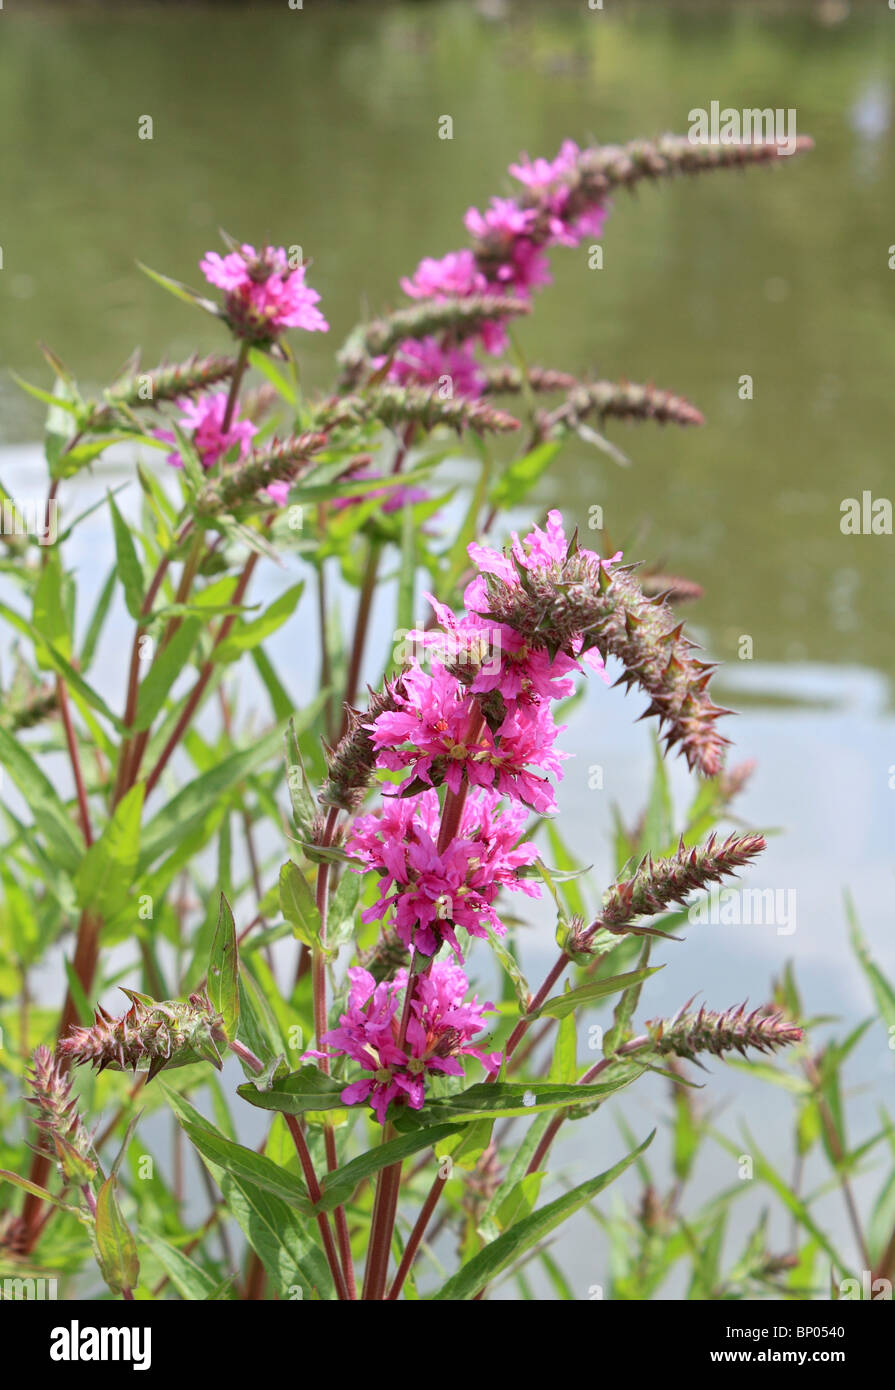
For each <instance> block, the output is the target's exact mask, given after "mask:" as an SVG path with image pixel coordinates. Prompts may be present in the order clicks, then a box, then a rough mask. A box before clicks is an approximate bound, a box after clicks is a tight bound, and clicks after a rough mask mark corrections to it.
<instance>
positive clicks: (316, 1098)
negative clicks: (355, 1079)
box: [236, 1066, 345, 1115]
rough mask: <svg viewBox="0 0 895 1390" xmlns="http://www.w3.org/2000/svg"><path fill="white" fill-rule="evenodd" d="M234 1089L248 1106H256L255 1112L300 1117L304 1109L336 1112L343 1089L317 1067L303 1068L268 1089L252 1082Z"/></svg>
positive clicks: (340, 1084) (278, 1080)
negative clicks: (271, 1112)
mask: <svg viewBox="0 0 895 1390" xmlns="http://www.w3.org/2000/svg"><path fill="white" fill-rule="evenodd" d="M236 1089H237V1090H238V1092H239V1094H240V1095H241V1096H242V1098H243V1100H247V1101H248V1102H249V1105H257V1106H258V1108H259V1110H279V1111H280V1112H281V1113H282V1114H283V1115H303V1114H304V1113H305V1112H306V1111H308V1110H314V1111H318V1110H338V1109H339V1108H340V1107H341V1105H342V1100H341V1094H342V1091H343V1090H344V1089H345V1087H344V1084H343V1083H342V1082H341V1081H335V1080H334V1079H333V1078H332V1077H331V1076H327V1075H326V1073H325V1072H322V1071H321V1070H320V1068H319V1067H314V1066H305V1067H300V1068H299V1070H298V1071H293V1072H290V1073H289V1075H288V1076H284V1077H281V1078H279V1079H277V1080H275V1081H274V1084H273V1086H272V1087H271V1088H270V1090H267V1091H261V1090H259V1089H258V1087H257V1086H256V1085H255V1083H254V1082H253V1081H247V1082H245V1084H244V1085H242V1086H238V1087H237V1088H236Z"/></svg>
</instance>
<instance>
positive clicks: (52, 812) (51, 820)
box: [0, 727, 83, 873]
mask: <svg viewBox="0 0 895 1390" xmlns="http://www.w3.org/2000/svg"><path fill="white" fill-rule="evenodd" d="M0 766H2V768H3V770H4V772H7V773H8V774H9V776H10V777H11V778H12V780H13V782H15V784H16V786H17V787H18V789H19V791H20V792H21V793H22V796H23V797H24V798H25V801H26V802H27V803H28V806H29V808H30V810H31V814H32V815H33V816H34V821H35V824H36V825H37V827H38V829H39V830H40V831H41V832H42V834H43V835H44V838H45V839H46V840H47V842H48V844H49V845H50V846H52V849H53V853H54V856H55V858H56V860H57V862H58V863H59V864H60V865H61V866H62V868H64V869H65V870H67V872H69V873H73V872H74V870H75V869H77V867H78V865H79V864H80V862H81V856H82V854H83V843H82V841H81V839H80V836H79V835H78V833H77V831H76V830H75V827H74V823H73V822H72V820H71V818H70V816H69V814H68V812H67V811H66V809H65V807H64V806H63V804H62V802H61V801H60V800H59V797H58V796H57V795H56V792H55V790H54V789H53V786H52V784H51V783H50V782H49V781H48V779H47V778H46V777H45V776H44V774H43V772H41V770H40V768H39V767H38V766H37V764H36V763H35V761H34V759H33V758H32V757H31V755H30V753H28V751H27V750H26V748H25V745H24V744H23V743H19V742H17V740H16V739H14V738H13V737H12V735H11V734H9V733H7V731H6V730H5V729H4V728H2V727H0Z"/></svg>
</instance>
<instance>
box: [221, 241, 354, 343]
mask: <svg viewBox="0 0 895 1390" xmlns="http://www.w3.org/2000/svg"><path fill="white" fill-rule="evenodd" d="M199 268H200V269H201V271H202V272H203V274H204V275H205V277H206V279H207V280H209V281H210V283H211V284H212V285H217V286H218V288H219V289H222V290H223V291H224V294H225V299H224V308H225V312H226V315H227V320H228V322H229V324H230V327H231V328H232V329H233V332H234V333H236V335H237V336H238V337H240V338H246V339H247V340H248V341H249V342H251V343H260V344H266V343H269V342H270V341H271V340H272V339H273V338H275V337H276V336H277V334H278V333H279V332H281V331H282V329H284V328H303V329H305V330H306V331H307V332H309V333H314V332H321V333H325V332H326V331H327V329H328V328H329V324H328V323H327V322H326V319H325V318H324V317H323V315H322V314H321V313H320V310H319V309H317V308H315V307H314V306H315V305H316V304H317V303H318V301H319V299H320V296H319V294H317V292H316V290H312V289H311V288H310V287H309V286H308V285H306V284H305V267H304V266H303V265H298V266H292V265H291V264H290V260H289V257H288V256H287V254H286V251H285V250H284V248H283V247H282V246H265V248H264V249H263V251H260V252H256V251H255V248H254V246H249V245H248V244H244V245H243V246H242V247H241V248H240V250H239V251H231V252H230V253H229V254H228V255H226V256H219V255H218V253H217V252H216V251H209V252H208V253H207V254H206V255H205V256H204V257H203V259H202V260H201V261H200V262H199Z"/></svg>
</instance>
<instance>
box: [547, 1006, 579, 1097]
mask: <svg viewBox="0 0 895 1390" xmlns="http://www.w3.org/2000/svg"><path fill="white" fill-rule="evenodd" d="M577 1079H578V1027H577V1023H576V1019H575V1015H574V1014H573V1013H569V1014H567V1015H566V1017H565V1018H564V1019H563V1020H562V1021H561V1023H560V1025H559V1028H558V1029H557V1030H556V1043H555V1044H554V1048H553V1060H552V1061H551V1063H550V1074H549V1076H548V1077H547V1080H548V1081H552V1082H556V1083H557V1084H559V1085H565V1086H568V1085H571V1084H572V1083H573V1082H575V1081H576V1080H577Z"/></svg>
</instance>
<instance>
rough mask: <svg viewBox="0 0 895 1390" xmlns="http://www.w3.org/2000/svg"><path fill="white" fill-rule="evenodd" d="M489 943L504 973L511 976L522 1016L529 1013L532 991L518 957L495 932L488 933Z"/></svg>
mask: <svg viewBox="0 0 895 1390" xmlns="http://www.w3.org/2000/svg"><path fill="white" fill-rule="evenodd" d="M488 941H489V943H490V945H491V949H492V950H493V952H494V954H495V955H496V956H497V959H498V961H499V962H500V964H501V967H502V968H503V970H504V972H505V973H506V974H507V975H508V976H509V978H510V981H511V982H512V985H513V990H514V992H515V995H516V999H517V1001H518V1003H519V1012H520V1013H521V1014H525V1013H527V1012H528V1001H529V999H530V998H531V990H530V989H529V985H528V981H527V980H526V978H525V976H524V975H523V974H522V971H521V970H520V968H519V963H518V961H517V960H516V957H515V956H514V955H513V953H512V951H511V950H510V949H509V947H508V946H505V945H504V943H503V942H502V941H501V939H500V937H499V936H497V935H495V933H494V932H492V931H489V932H488Z"/></svg>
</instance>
